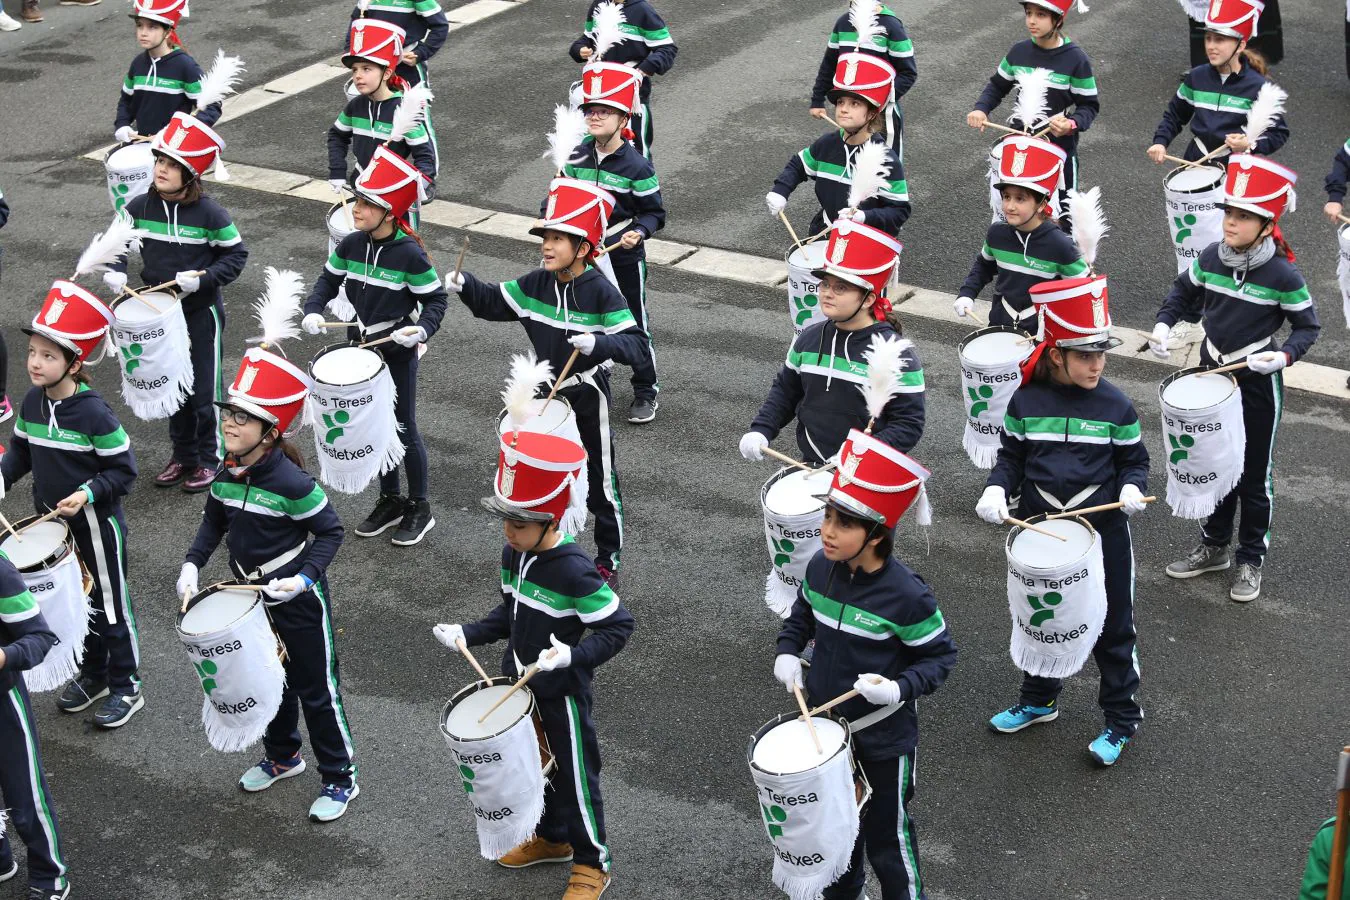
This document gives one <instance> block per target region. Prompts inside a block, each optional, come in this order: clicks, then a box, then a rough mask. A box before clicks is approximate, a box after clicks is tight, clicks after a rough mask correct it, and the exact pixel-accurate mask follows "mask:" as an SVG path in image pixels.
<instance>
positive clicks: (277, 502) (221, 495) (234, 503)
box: [211, 481, 328, 522]
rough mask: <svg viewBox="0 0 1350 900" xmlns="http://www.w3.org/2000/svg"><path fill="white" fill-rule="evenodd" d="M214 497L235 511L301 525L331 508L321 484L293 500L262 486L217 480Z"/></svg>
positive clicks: (214, 485) (213, 492)
mask: <svg viewBox="0 0 1350 900" xmlns="http://www.w3.org/2000/svg"><path fill="white" fill-rule="evenodd" d="M211 496H212V497H214V498H215V499H217V500H219V501H220V502H221V503H224V504H225V505H226V506H229V507H231V508H233V509H241V510H243V511H244V512H249V513H256V514H257V515H260V516H271V517H272V518H278V519H280V518H287V519H294V520H295V521H297V522H299V521H303V520H304V519H308V518H309V517H310V516H312V515H314V514H315V513H317V512H319V511H320V510H321V509H323V508H324V507H325V506H327V505H328V495H326V494H325V493H324V492H323V488H321V487H319V486H318V485H317V484H315V485H314V489H313V490H311V491H310V492H309V493H308V494H306V495H305V496H303V497H299V498H297V499H294V500H292V499H291V498H290V497H284V496H282V495H281V494H277V493H273V492H272V491H268V490H264V489H262V488H260V487H254V486H252V485H246V484H235V483H233V482H227V481H216V482H212V484H211Z"/></svg>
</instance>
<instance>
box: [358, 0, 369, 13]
mask: <svg viewBox="0 0 1350 900" xmlns="http://www.w3.org/2000/svg"><path fill="white" fill-rule="evenodd" d="M369 9H370V0H356V11H357V12H358V13H360V14H361V15H363V16H364V15H365V14H366V11H367V10H369Z"/></svg>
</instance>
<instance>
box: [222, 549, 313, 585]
mask: <svg viewBox="0 0 1350 900" xmlns="http://www.w3.org/2000/svg"><path fill="white" fill-rule="evenodd" d="M308 546H309V544H308V543H307V542H305V541H301V542H300V543H299V544H297V545H296V546H294V547H292V548H291V549H289V550H287V551H286V552H285V553H283V554H281V555H280V556H274V557H273V558H272V559H269V560H268V561H267V562H265V563H263V564H262V565H260V566H258V568H256V569H254V570H253V571H248V570H247V569H245V568H244V567H243V566H241V565H239V563H237V562H235V561H234V560H230V566H231V567H232V568H233V569H234V570H235V572H236V573H237V574H238V575H239V577H240V578H243V579H245V580H247V581H257V580H258V579H259V578H266V577H267V576H268V575H271V574H272V573H273V572H275V571H277V570H278V569H280V568H281V567H282V566H284V565H286V564H287V563H289V562H293V561H294V560H295V559H296V557H298V556H299V555H300V554H301V553H304V552H305V548H306V547H308Z"/></svg>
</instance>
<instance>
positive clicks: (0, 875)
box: [0, 857, 19, 882]
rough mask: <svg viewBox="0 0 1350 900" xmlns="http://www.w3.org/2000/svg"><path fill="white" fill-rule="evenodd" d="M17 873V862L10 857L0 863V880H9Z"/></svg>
mask: <svg viewBox="0 0 1350 900" xmlns="http://www.w3.org/2000/svg"><path fill="white" fill-rule="evenodd" d="M18 874H19V864H18V863H17V862H15V861H14V859H13V858H12V857H11V858H10V861H9V862H7V863H0V882H5V881H9V880H10V879H11V878H13V877H14V876H15V875H18Z"/></svg>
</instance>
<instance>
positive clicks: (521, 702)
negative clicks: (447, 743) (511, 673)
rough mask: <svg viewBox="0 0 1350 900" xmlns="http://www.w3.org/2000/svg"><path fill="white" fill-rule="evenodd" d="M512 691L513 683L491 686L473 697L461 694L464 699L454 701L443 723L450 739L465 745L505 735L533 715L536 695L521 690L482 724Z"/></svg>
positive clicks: (523, 689) (459, 698)
mask: <svg viewBox="0 0 1350 900" xmlns="http://www.w3.org/2000/svg"><path fill="white" fill-rule="evenodd" d="M480 684H481V682H480ZM471 687H472V686H471ZM509 690H511V684H510V682H505V681H504V683H502V684H490V685H488V686H486V687H483V688H482V689H481V690H474V691H472V692H471V693H469V694H464V693H463V692H462V691H461V692H460V693H461V694H462V695H463V696H459V697H457V699H456V700H455V701H451V702H452V703H453V705H452V706H451V707H450V709H449V710H447V711H446V713H445V721H444V722H442V723H441V727H442V728H443V729H444V730H445V733H446V734H448V735H450V737H452V738H455V739H456V740H461V741H477V740H482V739H483V738H490V737H495V736H496V735H499V734H501V733H502V732H503V731H505V730H506V729H508V728H510V727H511V726H512V725H514V724H516V722H518V721H520V720H521V719H523V718H525V716H527V715H529V714H530V707H531V706H533V705H534V695H533V694H531V693H530V691H529V688H521V689H520V690H518V691H516V692H515V693H514V694H512V695H511V698H510V699H509V700H507V701H506V702H505V703H503V704H502V705H501V706H499V707H497V709H496V710H495V711H494V712H493V713H492V715H490V716H488V717H487V719H486V721H483V722H479V721H478V719H479V717H480V716H482V715H483V713H485V712H487V711H488V710H489V709H492V707H493V705H494V704H495V703H496V702H497V701H498V700H500V699H502V695H503V694H505V693H506V692H507V691H509Z"/></svg>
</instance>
